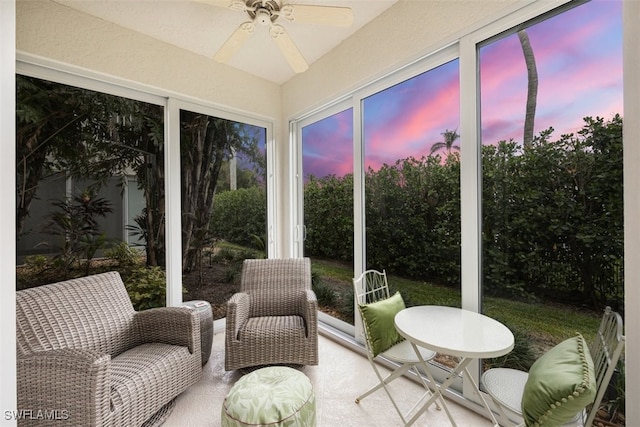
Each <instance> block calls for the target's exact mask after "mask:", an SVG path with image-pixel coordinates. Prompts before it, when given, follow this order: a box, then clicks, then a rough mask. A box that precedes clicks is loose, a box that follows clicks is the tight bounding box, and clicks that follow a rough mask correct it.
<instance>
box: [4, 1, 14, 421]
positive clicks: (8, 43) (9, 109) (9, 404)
mask: <svg viewBox="0 0 640 427" xmlns="http://www.w3.org/2000/svg"><path fill="white" fill-rule="evenodd" d="M15 61H16V60H15V2H14V1H13V0H0V141H2V142H1V144H0V149H1V150H2V156H0V170H3V171H5V172H4V176H3V180H2V183H3V185H1V186H0V200H2V201H3V203H2V210H0V232H1V233H2V235H3V236H10V235H11V233H13V234H15V229H16V226H15V218H16V209H15V200H16V195H15V176H16V174H15V146H16V143H15V137H16V131H15V123H16V119H15V117H16V113H15V110H16V107H15V93H16V92H15ZM15 262H16V250H15V245H13V244H4V245H0V271H2V272H3V274H2V285H0V343H2V350H0V378H2V385H1V386H0V424H1V425H3V426H5V425H6V426H10V425H16V422H15V420H12V419H7V417H5V411H9V410H12V409H15V407H16V401H17V399H16V315H15V305H16V303H15V301H16V298H15V289H16V280H15V277H16V276H15V265H16V264H15ZM8 418H11V417H8Z"/></svg>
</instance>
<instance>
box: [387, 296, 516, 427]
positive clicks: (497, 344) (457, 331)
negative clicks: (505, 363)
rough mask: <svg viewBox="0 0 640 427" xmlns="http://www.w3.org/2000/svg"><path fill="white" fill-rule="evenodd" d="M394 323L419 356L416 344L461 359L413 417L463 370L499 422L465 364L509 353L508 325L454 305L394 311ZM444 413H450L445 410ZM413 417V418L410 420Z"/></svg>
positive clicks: (511, 334)
mask: <svg viewBox="0 0 640 427" xmlns="http://www.w3.org/2000/svg"><path fill="white" fill-rule="evenodd" d="M395 325H396V329H397V330H398V332H399V333H400V335H402V336H403V337H405V338H406V339H407V340H408V341H409V342H410V343H411V345H412V346H413V348H414V351H415V352H416V354H418V357H419V351H418V349H417V347H416V346H420V347H424V348H428V349H430V350H434V351H436V352H439V353H443V354H448V355H450V356H456V357H458V358H460V361H459V362H458V365H457V366H456V367H455V369H454V370H453V372H452V373H451V375H449V377H448V378H447V379H446V380H445V382H443V383H442V384H441V385H440V386H439V387H436V388H437V392H436V393H435V394H434V395H433V396H431V398H430V399H428V400H427V401H426V402H425V404H424V406H423V408H422V409H421V410H420V411H418V413H416V415H415V416H414V418H415V419H417V417H418V416H419V415H420V413H421V412H423V411H424V410H426V409H427V408H428V407H429V405H431V403H433V402H434V401H435V400H436V398H437V397H438V395H440V396H442V391H444V390H446V389H447V388H448V387H449V386H450V385H451V383H452V382H453V380H454V379H455V378H456V377H457V376H458V375H459V374H461V373H462V374H463V375H464V376H466V378H467V380H468V381H470V382H471V384H473V387H474V388H475V391H476V393H477V394H478V396H479V397H480V400H481V401H482V403H483V405H484V407H485V408H486V409H487V411H488V412H489V415H490V416H491V419H492V420H493V422H494V424H495V425H496V426H497V425H498V422H497V421H496V418H495V416H494V415H493V412H492V411H491V409H490V408H489V406H488V405H487V402H486V401H485V399H484V397H483V396H482V394H481V393H480V390H479V389H478V384H477V383H476V381H474V379H473V377H472V376H471V374H470V373H469V371H468V370H467V366H468V365H469V363H470V362H471V361H472V360H475V359H480V358H490V357H499V356H503V355H505V354H507V353H509V352H510V351H511V350H512V349H513V344H514V338H513V333H512V332H511V331H510V330H509V328H507V327H506V326H504V325H503V324H502V323H500V322H498V321H497V320H495V319H492V318H490V317H487V316H485V315H483V314H479V313H475V312H472V311H469V310H463V309H460V308H455V307H443V306H435V305H423V306H416V307H409V308H406V309H404V310H402V311H400V312H399V313H398V314H396V317H395ZM422 364H423V369H425V370H427V371H428V369H429V368H428V367H427V365H426V363H425V362H424V360H423V361H422ZM447 413H449V412H448V411H447ZM415 419H412V420H411V421H410V423H412V422H413V421H415ZM449 419H450V421H451V424H453V425H455V422H454V421H453V419H452V418H451V416H449ZM410 423H409V424H410Z"/></svg>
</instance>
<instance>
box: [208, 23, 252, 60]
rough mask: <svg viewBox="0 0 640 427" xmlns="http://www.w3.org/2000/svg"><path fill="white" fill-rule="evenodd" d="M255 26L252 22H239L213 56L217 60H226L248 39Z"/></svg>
mask: <svg viewBox="0 0 640 427" xmlns="http://www.w3.org/2000/svg"><path fill="white" fill-rule="evenodd" d="M255 28H256V26H255V24H254V23H253V22H245V23H244V24H240V26H239V27H238V29H236V30H235V31H234V32H233V34H231V37H229V39H228V40H227V41H226V42H225V43H224V44H223V45H222V47H221V48H220V50H218V52H216V54H215V55H214V56H213V59H215V60H216V61H218V62H228V61H229V60H230V59H231V58H232V57H233V55H235V54H236V52H237V51H238V50H240V48H241V47H242V45H243V44H244V43H245V42H246V41H247V40H248V39H249V37H250V36H251V34H252V33H253V30H255Z"/></svg>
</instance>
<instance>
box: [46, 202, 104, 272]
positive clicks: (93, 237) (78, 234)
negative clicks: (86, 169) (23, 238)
mask: <svg viewBox="0 0 640 427" xmlns="http://www.w3.org/2000/svg"><path fill="white" fill-rule="evenodd" d="M52 204H53V206H54V207H56V208H58V210H56V211H53V212H51V213H50V214H49V219H48V221H47V222H46V223H45V225H44V227H43V232H44V233H46V234H48V235H51V236H53V237H54V238H56V239H55V242H53V243H52V242H48V241H46V242H42V243H41V245H45V246H50V247H53V248H55V249H56V252H57V254H56V256H55V257H54V260H56V261H57V263H58V264H59V266H60V267H61V268H62V269H63V270H64V271H68V270H69V269H70V268H71V267H72V265H73V264H75V263H78V264H79V263H80V260H82V259H84V260H85V263H86V268H87V270H88V268H89V265H90V262H91V259H92V258H93V256H94V255H95V253H96V251H97V250H98V249H100V248H102V247H103V246H104V245H105V244H106V237H105V235H104V233H103V232H102V231H101V230H100V226H99V224H98V221H97V219H98V218H99V217H105V216H106V215H107V214H108V213H110V212H112V211H113V209H112V208H111V203H110V202H109V201H108V200H106V199H104V198H102V197H96V196H95V194H93V193H92V192H91V191H90V190H85V191H83V192H80V193H79V194H76V195H75V196H74V197H73V199H71V200H55V201H54V202H53V203H52Z"/></svg>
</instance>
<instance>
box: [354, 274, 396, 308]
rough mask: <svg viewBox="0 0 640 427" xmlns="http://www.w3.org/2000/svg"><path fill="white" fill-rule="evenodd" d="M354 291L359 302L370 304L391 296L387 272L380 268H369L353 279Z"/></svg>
mask: <svg viewBox="0 0 640 427" xmlns="http://www.w3.org/2000/svg"><path fill="white" fill-rule="evenodd" d="M353 291H354V295H355V298H356V302H357V303H358V304H369V303H372V302H376V301H380V300H383V299H386V298H389V284H388V283H387V273H386V272H385V270H382V272H380V271H378V270H367V271H365V272H364V273H362V274H361V275H360V276H359V277H357V278H355V279H353Z"/></svg>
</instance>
